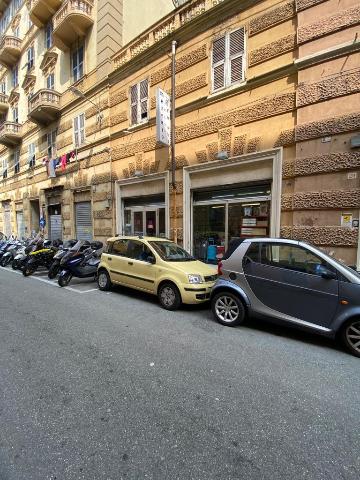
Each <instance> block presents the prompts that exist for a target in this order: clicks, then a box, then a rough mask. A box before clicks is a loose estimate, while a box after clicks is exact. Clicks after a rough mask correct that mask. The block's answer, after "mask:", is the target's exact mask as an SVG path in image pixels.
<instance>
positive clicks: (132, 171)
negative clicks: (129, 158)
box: [129, 162, 135, 177]
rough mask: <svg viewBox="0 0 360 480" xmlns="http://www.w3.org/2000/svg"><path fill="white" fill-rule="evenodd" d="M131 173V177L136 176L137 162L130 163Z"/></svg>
mask: <svg viewBox="0 0 360 480" xmlns="http://www.w3.org/2000/svg"><path fill="white" fill-rule="evenodd" d="M129 173H130V176H131V177H133V176H134V175H135V162H130V163H129Z"/></svg>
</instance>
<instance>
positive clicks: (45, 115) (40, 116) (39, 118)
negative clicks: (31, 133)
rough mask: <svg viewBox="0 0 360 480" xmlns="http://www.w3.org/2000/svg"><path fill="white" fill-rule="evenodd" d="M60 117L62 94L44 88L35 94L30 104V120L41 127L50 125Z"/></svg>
mask: <svg viewBox="0 0 360 480" xmlns="http://www.w3.org/2000/svg"><path fill="white" fill-rule="evenodd" d="M59 115H60V94H59V93H57V92H55V91H54V90H48V89H46V88H43V89H42V90H39V91H38V92H36V93H35V95H34V96H33V97H32V98H31V100H30V104H29V118H30V120H32V121H33V122H35V123H37V124H39V125H48V124H49V123H51V122H53V121H54V120H56V119H57V118H58V117H59Z"/></svg>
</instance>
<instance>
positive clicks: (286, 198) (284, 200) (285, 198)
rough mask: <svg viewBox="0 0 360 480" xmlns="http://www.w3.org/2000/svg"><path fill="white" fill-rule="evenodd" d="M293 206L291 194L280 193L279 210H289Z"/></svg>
mask: <svg viewBox="0 0 360 480" xmlns="http://www.w3.org/2000/svg"><path fill="white" fill-rule="evenodd" d="M292 207H293V196H292V195H291V194H289V193H284V194H283V195H281V210H291V209H292Z"/></svg>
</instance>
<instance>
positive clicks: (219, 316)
mask: <svg viewBox="0 0 360 480" xmlns="http://www.w3.org/2000/svg"><path fill="white" fill-rule="evenodd" d="M211 309H212V312H213V314H214V317H215V318H216V320H217V321H218V322H219V323H221V324H222V325H226V326H228V327H235V326H236V325H240V324H242V323H243V322H244V321H245V319H246V311H245V307H244V304H243V303H242V301H241V300H240V299H239V297H237V296H236V295H234V294H233V293H230V292H220V293H218V294H217V295H215V296H214V298H213V299H212V301H211Z"/></svg>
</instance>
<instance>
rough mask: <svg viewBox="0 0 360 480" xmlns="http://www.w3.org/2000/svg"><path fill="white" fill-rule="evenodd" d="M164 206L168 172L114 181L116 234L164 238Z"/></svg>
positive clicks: (166, 219)
mask: <svg viewBox="0 0 360 480" xmlns="http://www.w3.org/2000/svg"><path fill="white" fill-rule="evenodd" d="M168 205H169V174H168V172H165V173H162V174H153V175H146V176H143V177H139V178H132V179H127V180H122V181H119V182H117V184H116V220H117V222H116V224H117V228H116V230H117V233H118V234H120V235H147V236H154V237H155V236H156V237H168V236H169V208H168Z"/></svg>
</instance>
